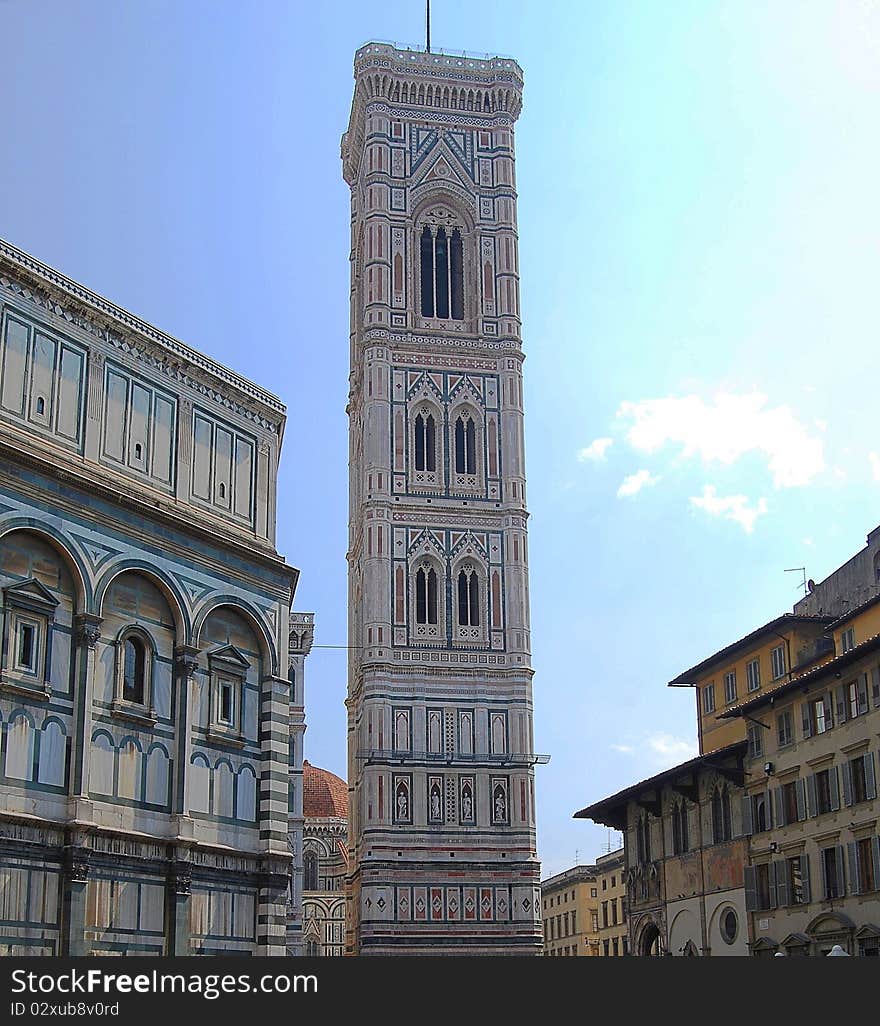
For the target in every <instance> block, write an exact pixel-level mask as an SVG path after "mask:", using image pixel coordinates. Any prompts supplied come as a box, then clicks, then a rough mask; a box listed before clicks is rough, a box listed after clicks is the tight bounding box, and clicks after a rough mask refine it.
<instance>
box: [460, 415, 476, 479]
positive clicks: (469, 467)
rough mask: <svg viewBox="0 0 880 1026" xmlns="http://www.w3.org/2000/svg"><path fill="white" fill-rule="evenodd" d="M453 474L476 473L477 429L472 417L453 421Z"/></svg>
mask: <svg viewBox="0 0 880 1026" xmlns="http://www.w3.org/2000/svg"><path fill="white" fill-rule="evenodd" d="M455 472H456V473H457V474H476V472H477V428H476V425H475V424H474V420H473V417H469V416H466V417H457V418H456V421H455Z"/></svg>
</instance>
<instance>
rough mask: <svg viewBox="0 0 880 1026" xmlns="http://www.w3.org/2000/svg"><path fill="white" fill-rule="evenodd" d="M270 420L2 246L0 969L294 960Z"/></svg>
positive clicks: (289, 773)
mask: <svg viewBox="0 0 880 1026" xmlns="http://www.w3.org/2000/svg"><path fill="white" fill-rule="evenodd" d="M285 417H286V413H285V408H284V406H283V404H282V403H281V402H280V400H279V399H278V398H276V397H275V396H274V395H272V394H271V393H269V392H267V391H266V390H265V389H263V388H261V387H259V386H258V385H255V384H253V383H252V382H250V381H248V380H246V379H245V378H242V377H241V376H239V375H238V374H236V373H234V372H233V371H230V370H229V369H227V368H225V367H223V366H221V365H220V364H218V363H216V362H215V361H213V360H211V359H209V358H208V357H206V356H204V355H203V354H201V353H199V352H197V351H196V350H194V349H192V348H190V347H189V346H187V345H185V344H184V343H182V342H180V341H178V340H176V339H174V338H172V337H171V336H169V335H167V334H165V333H164V332H162V331H160V330H159V329H157V328H155V327H153V326H152V325H150V324H148V323H146V322H145V321H142V320H141V319H140V318H138V317H135V316H133V315H132V314H131V313H129V312H128V311H126V310H123V309H122V308H120V307H118V306H116V305H115V304H113V303H112V302H110V301H109V300H107V299H105V298H103V297H102V296H99V295H96V294H95V293H94V292H91V291H90V290H89V289H87V288H85V287H83V286H82V285H79V284H77V283H76V282H74V281H71V280H70V279H69V278H67V277H65V276H64V275H63V274H61V273H59V272H58V271H56V270H53V269H52V268H50V267H47V266H46V265H44V264H42V263H41V262H40V261H38V260H36V259H34V258H33V257H31V256H29V255H28V254H26V253H24V252H22V251H21V250H18V249H16V248H15V247H13V246H11V245H9V244H7V243H5V242H0V604H2V619H0V630H2V648H0V953H3V954H11V955H28V956H31V955H72V956H80V955H89V954H92V955H99V954H101V955H113V954H122V953H126V954H130V955H191V954H193V955H194V954H199V955H212V954H227V955H228V954H241V955H283V954H285V952H286V951H293V952H294V953H297V952H298V951H299V948H300V943H301V921H300V915H299V908H300V893H299V882H300V873H299V871H298V870H299V867H298V865H297V863H298V860H299V859H300V858H301V835H299V834H297V831H298V830H300V827H299V824H300V823H301V790H300V789H299V788H298V783H299V781H298V772H299V770H300V769H301V759H302V754H301V753H302V731H303V730H304V718H303V710H302V692H301V689H300V690H299V691H296V690H292V689H291V683H290V667H291V665H293V663H295V662H296V660H297V659H298V658H299V657H300V656H301V655H302V654H303V652H302V639H301V638H300V641H298V642H297V644H296V645H295V646H294V649H293V652H291V651H290V650H289V645H288V635H289V623H290V621H291V606H292V603H293V598H294V591H295V588H296V583H297V571H296V570H295V569H294V568H293V567H291V566H289V565H288V564H287V563H286V562H285V561H284V559H283V558H282V557H281V556H280V555H279V553H278V552H277V551H276V548H275V482H276V474H277V468H278V460H279V456H280V452H281V442H282V437H283V433H284V426H285ZM300 616H301V617H302V615H300ZM307 626H308V625H307V624H306V625H304V626H301V627H300V635H302V633H303V631H304V630H305V627H307ZM291 780H293V785H292V784H291ZM291 825H292V829H293V836H292V837H291V836H290V834H289V832H290V829H291Z"/></svg>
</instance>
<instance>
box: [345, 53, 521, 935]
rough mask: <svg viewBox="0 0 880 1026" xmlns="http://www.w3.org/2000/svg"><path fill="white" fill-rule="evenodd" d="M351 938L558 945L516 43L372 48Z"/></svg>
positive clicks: (363, 183)
mask: <svg viewBox="0 0 880 1026" xmlns="http://www.w3.org/2000/svg"><path fill="white" fill-rule="evenodd" d="M354 72H355V76H354V77H355V91H354V99H353V102H352V108H351V119H350V122H349V127H348V131H347V132H346V134H345V135H344V136H343V139H342V162H343V173H344V176H345V180H346V182H347V183H348V184H349V186H350V188H351V375H350V393H349V404H348V414H349V419H350V420H349V423H350V461H349V466H350V484H349V551H348V562H349V646H350V656H349V678H348V699H347V703H346V704H347V708H348V772H349V789H350V802H349V808H350V831H349V833H350V870H349V878H348V897H349V902H350V907H349V916H348V923H349V926H348V938H347V950H348V952H349V953H350V954H363V955H367V954H379V955H390V954H417V953H419V952H426V953H427V952H429V953H431V954H438V953H439V954H443V953H445V954H457V955H471V954H473V955H522V954H539V953H540V950H541V924H540V890H539V880H540V866H539V863H538V860H537V850H536V841H535V795H534V764H535V762H536V761H540V759H539V757H536V756H535V755H534V745H533V729H532V672H533V671H532V667H531V660H530V642H529V597H528V596H529V593H528V545H527V530H526V527H527V519H528V513H527V511H526V482H525V462H524V448H523V392H522V362H523V353H522V347H521V342H520V311H519V261H518V256H517V227H516V186H515V176H514V124H515V122H516V119H517V117H518V115H519V112H520V106H521V96H522V84H523V82H522V71H521V69H520V67H519V65H518V64H517V63H516V62H515V61H513V60H510V59H509V58H500V57H486V58H476V57H472V56H470V55H464V54H462V55H453V54H448V53H442V54H437V53H430V52H425V51H421V50H399V49H396V48H395V47H393V46H390V45H386V44H381V43H368V44H367V45H366V46H363V47H362V48H361V49H360V50H358V52H357V54H356V55H355V64H354Z"/></svg>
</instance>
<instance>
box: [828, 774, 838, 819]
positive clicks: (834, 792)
mask: <svg viewBox="0 0 880 1026" xmlns="http://www.w3.org/2000/svg"><path fill="white" fill-rule="evenodd" d="M828 790H829V791H830V792H831V811H832V812H837V811H838V809H839V808H840V774H839V773H838V772H837V767H836V766H832V767H831V769H829V770H828Z"/></svg>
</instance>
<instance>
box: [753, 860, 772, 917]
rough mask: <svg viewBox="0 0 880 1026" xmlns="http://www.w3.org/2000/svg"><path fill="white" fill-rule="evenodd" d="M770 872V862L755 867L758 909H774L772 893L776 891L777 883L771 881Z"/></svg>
mask: <svg viewBox="0 0 880 1026" xmlns="http://www.w3.org/2000/svg"><path fill="white" fill-rule="evenodd" d="M770 870H771V866H770V864H769V863H768V862H764V863H762V864H761V865H758V866H755V900H756V902H757V905H756V908H758V909H769V908H772V907H773V905H772V904H771V897H772V892H773V891H775V886H774V883H775V881H771V876H772V874H771V872H770Z"/></svg>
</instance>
